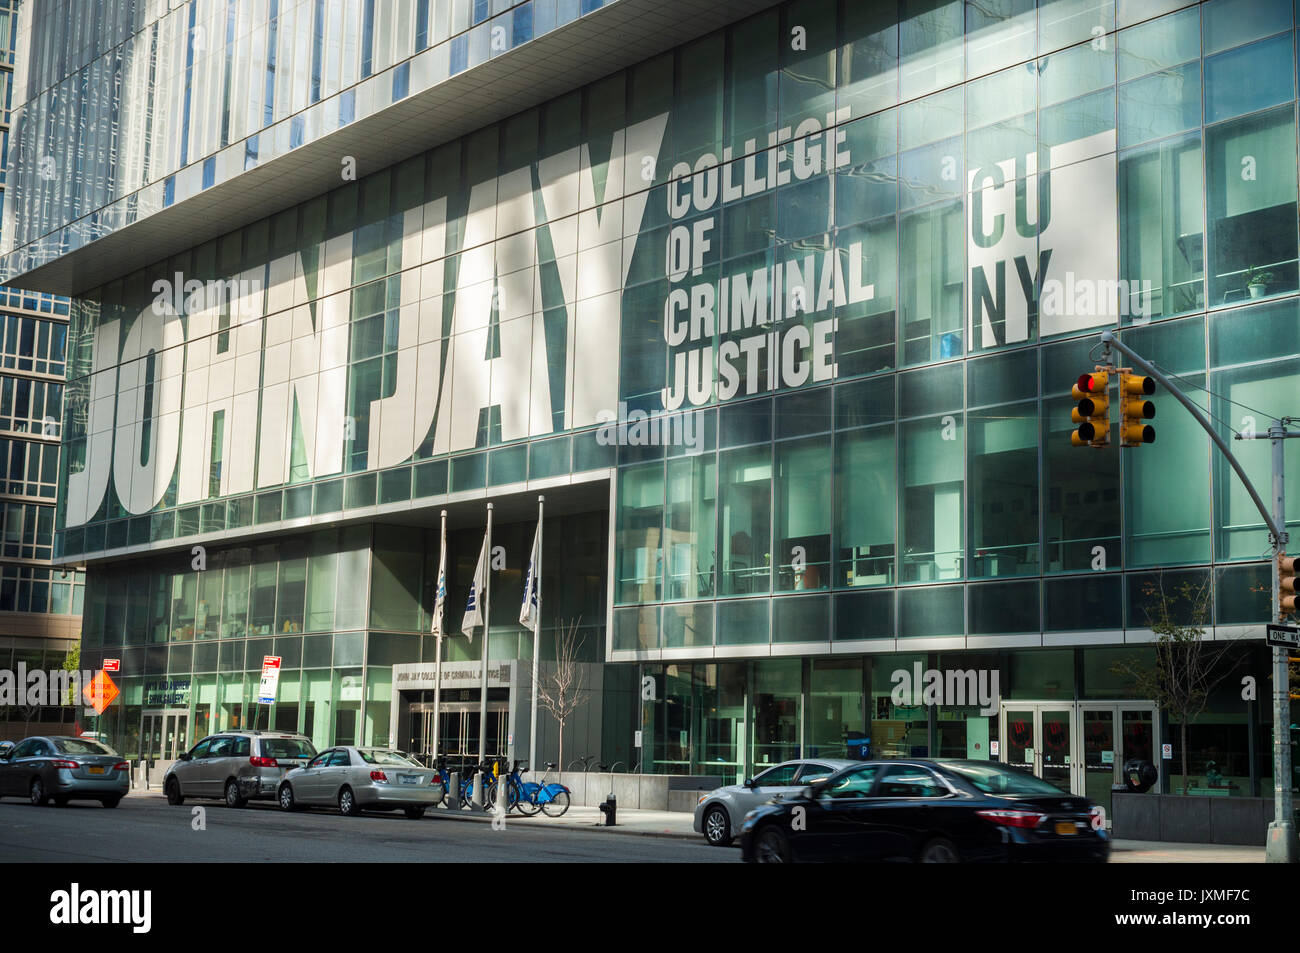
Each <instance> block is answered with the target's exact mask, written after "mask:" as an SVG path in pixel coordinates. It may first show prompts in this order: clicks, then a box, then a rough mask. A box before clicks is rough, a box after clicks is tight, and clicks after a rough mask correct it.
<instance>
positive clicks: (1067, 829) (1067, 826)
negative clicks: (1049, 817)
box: [1056, 821, 1079, 834]
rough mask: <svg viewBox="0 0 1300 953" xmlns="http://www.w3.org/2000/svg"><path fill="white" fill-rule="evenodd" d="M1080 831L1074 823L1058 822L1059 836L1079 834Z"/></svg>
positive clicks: (1057, 831) (1057, 830)
mask: <svg viewBox="0 0 1300 953" xmlns="http://www.w3.org/2000/svg"><path fill="white" fill-rule="evenodd" d="M1078 832H1079V829H1078V828H1077V827H1075V826H1074V821H1057V822H1056V833H1058V834H1077V833H1078Z"/></svg>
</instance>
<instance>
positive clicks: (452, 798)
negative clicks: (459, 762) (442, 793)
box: [447, 771, 460, 811]
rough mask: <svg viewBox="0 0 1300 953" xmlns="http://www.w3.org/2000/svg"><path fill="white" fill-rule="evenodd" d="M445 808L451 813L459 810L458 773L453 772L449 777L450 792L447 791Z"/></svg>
mask: <svg viewBox="0 0 1300 953" xmlns="http://www.w3.org/2000/svg"><path fill="white" fill-rule="evenodd" d="M447 807H449V808H451V809H452V810H453V811H458V810H460V772H459V771H453V772H451V775H450V790H448V791H447Z"/></svg>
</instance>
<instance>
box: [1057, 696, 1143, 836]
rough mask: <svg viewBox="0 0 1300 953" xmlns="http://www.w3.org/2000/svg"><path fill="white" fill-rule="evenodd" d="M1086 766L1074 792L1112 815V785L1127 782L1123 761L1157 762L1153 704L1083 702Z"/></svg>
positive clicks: (1080, 706)
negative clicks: (1089, 799) (1091, 800)
mask: <svg viewBox="0 0 1300 953" xmlns="http://www.w3.org/2000/svg"><path fill="white" fill-rule="evenodd" d="M1079 711H1080V717H1081V723H1082V728H1083V730H1082V737H1081V738H1080V744H1081V745H1082V747H1083V764H1082V765H1081V766H1080V769H1079V777H1078V778H1077V779H1076V786H1075V788H1074V791H1075V793H1077V794H1083V795H1086V796H1087V797H1090V798H1092V799H1093V800H1094V801H1096V802H1097V803H1098V804H1100V805H1102V807H1104V808H1105V809H1106V811H1107V813H1108V814H1109V812H1110V794H1111V785H1112V784H1117V783H1119V782H1121V781H1123V779H1124V762H1126V761H1131V760H1133V759H1139V760H1142V761H1150V762H1151V763H1152V764H1154V765H1155V766H1156V767H1157V768H1161V764H1160V762H1159V761H1157V760H1156V759H1155V752H1156V750H1157V748H1156V744H1157V739H1156V733H1157V731H1158V730H1159V728H1158V725H1159V721H1158V719H1157V718H1156V706H1155V705H1154V704H1153V703H1151V702H1080V703H1079Z"/></svg>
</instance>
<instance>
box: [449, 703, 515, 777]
mask: <svg viewBox="0 0 1300 953" xmlns="http://www.w3.org/2000/svg"><path fill="white" fill-rule="evenodd" d="M509 715H510V713H509V709H508V708H507V706H506V705H505V704H504V703H501V702H497V703H493V702H490V701H489V702H488V723H487V752H486V757H489V758H494V757H498V756H499V757H503V758H504V757H505V756H506V742H507V740H508V738H507V730H506V729H507V727H508V724H509V721H510V717H509ZM429 717H430V718H432V711H430V716H429ZM438 721H439V722H440V725H439V736H440V743H439V748H438V754H439V755H441V756H442V757H445V758H446V759H447V761H448V763H450V764H451V765H453V766H455V765H460V764H477V763H478V762H479V760H480V759H479V750H478V725H479V711H478V706H477V705H464V704H461V705H451V706H448V705H444V706H443V708H442V711H441V712H440V713H439V716H438Z"/></svg>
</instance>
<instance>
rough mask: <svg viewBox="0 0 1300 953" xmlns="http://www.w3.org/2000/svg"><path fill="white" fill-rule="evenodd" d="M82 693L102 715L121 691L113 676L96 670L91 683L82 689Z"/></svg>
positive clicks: (96, 711)
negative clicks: (110, 676)
mask: <svg viewBox="0 0 1300 953" xmlns="http://www.w3.org/2000/svg"><path fill="white" fill-rule="evenodd" d="M81 694H82V695H84V696H85V698H86V704H88V705H89V706H90V707H91V708H93V709H95V714H96V715H102V714H104V709H105V708H107V707H108V706H109V705H111V704H113V699H114V698H116V697H117V696H118V694H119V692H118V690H117V686H116V685H115V684H113V680H112V679H111V678H109V677H108V676H107V675H106V674H105V673H103V672H96V673H95V677H94V678H92V679H91V680H90V684H89V685H87V686H86V687H85V688H83V689H82V690H81Z"/></svg>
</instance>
